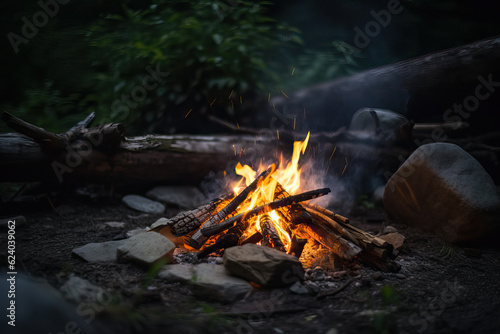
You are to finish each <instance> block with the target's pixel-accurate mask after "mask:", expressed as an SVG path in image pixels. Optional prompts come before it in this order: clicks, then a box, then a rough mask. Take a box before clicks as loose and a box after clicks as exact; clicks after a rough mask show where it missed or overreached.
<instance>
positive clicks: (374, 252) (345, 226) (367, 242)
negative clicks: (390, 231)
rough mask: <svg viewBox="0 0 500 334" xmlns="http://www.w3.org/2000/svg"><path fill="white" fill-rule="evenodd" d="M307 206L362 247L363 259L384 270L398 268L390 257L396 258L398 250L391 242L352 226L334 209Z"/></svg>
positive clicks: (313, 213) (317, 216)
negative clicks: (333, 210) (334, 211)
mask: <svg viewBox="0 0 500 334" xmlns="http://www.w3.org/2000/svg"><path fill="white" fill-rule="evenodd" d="M305 206H306V208H307V211H308V212H309V213H311V214H312V216H313V217H314V219H316V220H317V221H319V222H323V223H324V224H327V225H329V226H331V227H333V228H334V229H335V230H337V231H338V232H339V233H340V234H341V235H342V236H343V237H344V238H346V239H348V240H349V241H351V242H353V243H354V244H356V245H357V246H359V247H361V249H362V250H363V251H362V252H361V253H360V257H361V259H362V260H364V261H365V262H367V263H369V264H371V265H374V266H375V267H377V268H379V269H381V270H383V271H391V270H395V269H396V267H397V266H396V264H395V263H393V262H391V261H390V259H394V258H396V256H397V252H396V251H395V250H394V249H393V246H392V245H391V244H390V243H388V242H387V241H385V240H383V239H381V238H378V237H376V236H374V235H372V234H370V233H368V232H365V231H363V230H361V229H359V228H357V227H354V226H352V225H351V224H349V221H348V219H347V218H345V217H342V216H340V215H338V214H336V213H333V212H332V211H329V210H326V209H324V208H322V207H320V206H318V205H310V204H306V205H305ZM316 210H318V211H316ZM334 218H336V220H334Z"/></svg>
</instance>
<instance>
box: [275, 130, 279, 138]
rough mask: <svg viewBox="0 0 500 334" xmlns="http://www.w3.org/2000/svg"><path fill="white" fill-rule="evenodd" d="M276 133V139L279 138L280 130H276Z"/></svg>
mask: <svg viewBox="0 0 500 334" xmlns="http://www.w3.org/2000/svg"><path fill="white" fill-rule="evenodd" d="M276 135H277V136H278V140H280V130H276Z"/></svg>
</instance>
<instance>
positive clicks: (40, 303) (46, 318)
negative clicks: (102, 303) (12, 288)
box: [0, 271, 95, 334]
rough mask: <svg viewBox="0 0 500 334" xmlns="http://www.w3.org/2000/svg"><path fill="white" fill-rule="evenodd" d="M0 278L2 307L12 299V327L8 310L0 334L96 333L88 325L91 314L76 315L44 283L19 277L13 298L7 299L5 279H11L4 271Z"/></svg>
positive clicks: (0, 324) (22, 276) (7, 286)
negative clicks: (13, 317)
mask: <svg viewBox="0 0 500 334" xmlns="http://www.w3.org/2000/svg"><path fill="white" fill-rule="evenodd" d="M0 278H1V279H0V289H1V291H2V292H3V293H2V295H1V296H0V301H1V303H2V305H5V307H6V308H7V307H9V306H7V305H9V303H10V300H15V327H12V326H10V325H8V323H7V322H8V321H11V318H9V314H10V311H9V310H5V309H4V310H3V312H4V315H3V318H4V319H2V321H1V322H0V333H64V332H66V333H81V334H87V333H95V332H94V331H93V330H92V329H91V328H90V327H89V325H88V324H87V322H90V320H91V318H90V315H89V314H88V313H86V314H85V315H84V318H82V317H80V316H78V315H77V314H76V312H75V307H74V305H71V304H70V303H68V302H67V301H65V300H64V298H63V297H62V296H61V293H60V292H59V291H58V290H56V289H55V288H54V287H52V286H51V285H50V284H48V283H47V282H45V281H40V280H37V279H33V278H31V277H27V276H24V275H20V274H18V275H17V276H16V296H15V299H10V300H8V298H7V295H8V294H7V292H8V291H9V282H8V281H7V279H8V278H10V277H9V276H7V275H6V274H5V271H4V272H3V273H2V274H1V275H0ZM90 306H91V305H89V307H87V309H90ZM5 314H6V315H7V317H6V316H5ZM35 319H36V321H35ZM92 319H93V318H92ZM14 329H15V330H14Z"/></svg>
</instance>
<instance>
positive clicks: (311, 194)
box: [198, 188, 330, 237]
mask: <svg viewBox="0 0 500 334" xmlns="http://www.w3.org/2000/svg"><path fill="white" fill-rule="evenodd" d="M328 193H330V189H329V188H322V189H317V190H312V191H308V192H305V193H302V194H298V195H293V196H290V197H286V198H283V199H280V200H278V201H274V202H271V203H267V204H264V205H261V206H259V207H256V208H254V209H252V210H250V211H247V212H244V213H240V214H238V215H236V216H234V217H232V218H229V219H226V220H225V221H223V222H222V223H220V224H217V225H213V226H205V225H206V224H205V225H204V226H202V227H201V229H200V231H198V232H200V234H202V235H204V236H205V237H209V236H212V235H215V234H217V233H220V232H222V231H225V230H227V229H228V228H230V227H231V226H233V225H234V224H235V223H236V222H238V221H240V220H242V219H246V220H248V219H250V218H252V217H255V216H258V215H260V214H263V213H266V212H270V211H273V210H276V209H279V208H282V207H285V206H289V205H292V204H294V203H299V202H303V201H308V200H310V199H313V198H317V197H320V196H324V195H326V194H328Z"/></svg>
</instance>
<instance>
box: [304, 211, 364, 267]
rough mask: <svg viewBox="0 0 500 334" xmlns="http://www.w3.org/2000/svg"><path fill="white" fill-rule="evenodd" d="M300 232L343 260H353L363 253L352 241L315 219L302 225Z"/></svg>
mask: <svg viewBox="0 0 500 334" xmlns="http://www.w3.org/2000/svg"><path fill="white" fill-rule="evenodd" d="M298 230H299V231H302V232H305V233H306V234H307V235H309V236H310V237H312V238H313V239H314V240H316V241H318V242H319V243H320V244H322V245H323V246H325V247H326V248H328V249H330V250H331V251H332V252H334V253H335V254H337V255H338V256H339V257H341V258H342V259H346V260H352V259H353V258H354V257H355V256H356V255H358V254H359V253H361V251H362V249H361V248H360V247H358V246H357V245H355V244H354V243H352V242H351V241H349V240H347V239H344V238H342V237H341V236H340V235H338V234H336V233H335V232H334V231H333V230H332V229H331V228H330V227H329V226H328V225H326V224H324V223H320V222H317V221H316V220H315V219H313V220H312V222H311V223H309V224H301V225H300V226H299V228H298Z"/></svg>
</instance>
